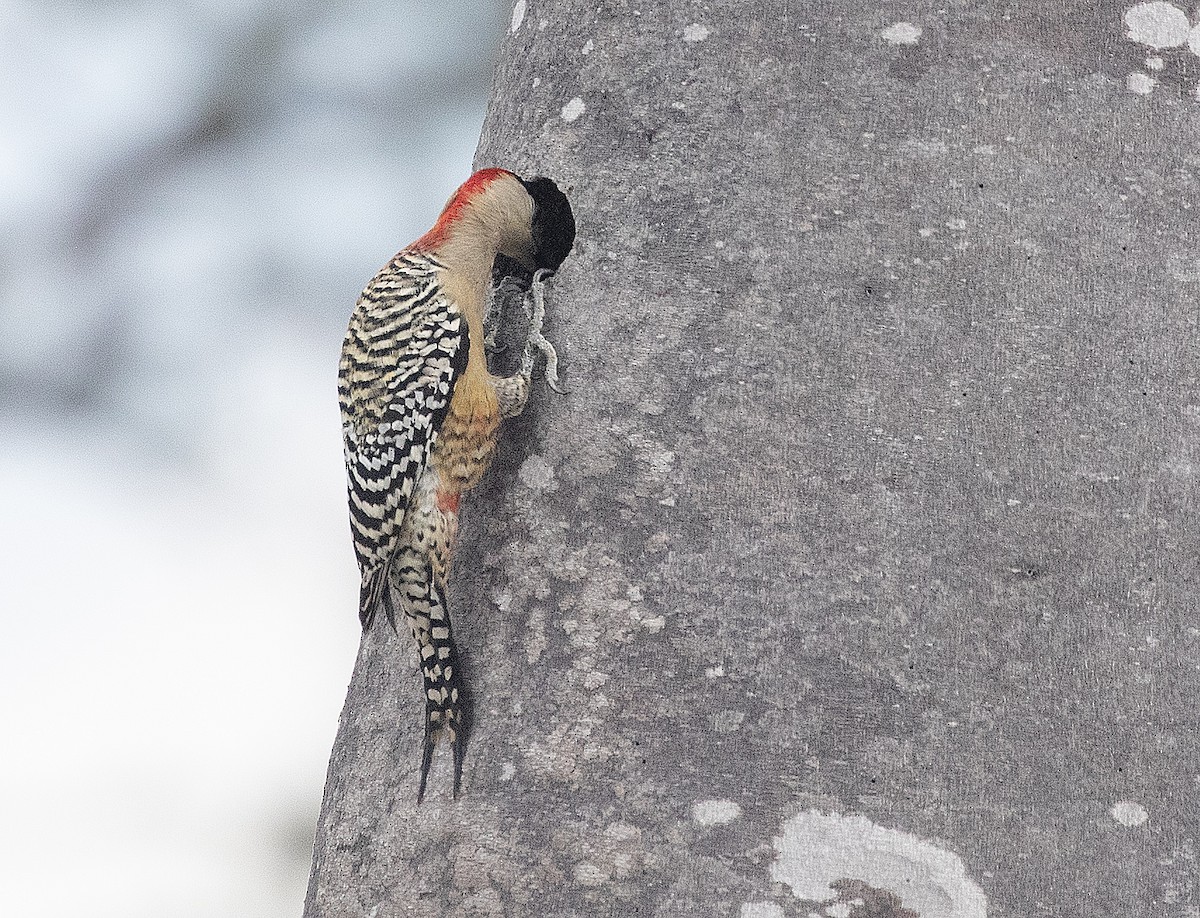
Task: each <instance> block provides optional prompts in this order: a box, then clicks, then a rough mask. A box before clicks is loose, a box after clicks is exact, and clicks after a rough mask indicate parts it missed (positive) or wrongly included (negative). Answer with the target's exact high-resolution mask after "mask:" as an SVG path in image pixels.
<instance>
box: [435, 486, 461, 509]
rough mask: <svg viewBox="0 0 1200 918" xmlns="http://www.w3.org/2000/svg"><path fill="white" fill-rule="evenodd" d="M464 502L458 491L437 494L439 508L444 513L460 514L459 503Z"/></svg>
mask: <svg viewBox="0 0 1200 918" xmlns="http://www.w3.org/2000/svg"><path fill="white" fill-rule="evenodd" d="M461 500H462V495H461V494H459V493H458V492H457V491H453V492H451V491H438V492H437V508H438V509H439V510H441V511H442V513H458V503H459V501H461Z"/></svg>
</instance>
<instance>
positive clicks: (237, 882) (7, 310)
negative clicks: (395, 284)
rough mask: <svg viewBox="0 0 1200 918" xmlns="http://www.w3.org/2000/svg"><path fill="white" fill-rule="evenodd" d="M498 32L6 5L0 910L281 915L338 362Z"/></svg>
mask: <svg viewBox="0 0 1200 918" xmlns="http://www.w3.org/2000/svg"><path fill="white" fill-rule="evenodd" d="M508 15H509V8H508V4H507V3H504V2H486V0H473V2H456V3H452V4H450V3H438V2H427V3H421V2H397V0H343V2H329V0H309V2H296V3H285V2H282V0H276V2H251V0H242V2H239V0H190V2H179V0H173V2H168V0H156V2H132V0H128V2H94V3H75V2H63V0H59V2H35V0H6V2H4V3H3V4H0V125H2V127H3V129H2V130H0V241H2V245H0V623H2V625H0V627H2V630H0V738H2V740H0V741H2V742H3V747H2V752H3V754H0V814H2V817H0V821H2V823H3V831H2V832H0V913H2V914H5V915H13V916H17V915H19V916H22V918H43V916H44V918H52V916H53V918H57V916H64V918H65V916H71V918H80V916H86V918H151V916H153V918H218V916H219V918H240V916H252V918H259V916H262V918H272V916H289V918H295V916H297V915H299V913H300V909H301V905H302V902H303V898H304V890H305V884H306V880H307V874H308V867H309V858H310V854H311V844H312V833H313V829H314V825H315V822H316V816H317V809H318V806H319V803H320V797H321V789H322V786H323V783H324V777H325V767H326V763H327V759H328V755H329V751H330V746H331V744H332V741H333V736H334V731H335V729H336V727H337V717H338V713H339V711H340V709H341V705H342V700H343V695H344V692H345V687H346V684H347V682H348V680H349V677H350V671H351V667H352V665H353V661H354V654H355V650H356V648H357V644H358V623H357V617H356V612H355V603H356V601H357V571H356V569H355V566H354V560H353V554H352V552H351V548H350V540H349V530H348V524H347V522H346V509H345V498H344V481H343V470H342V458H341V445H340V434H339V430H338V420H337V407H336V402H335V373H336V363H337V353H338V348H339V346H340V343H341V337H342V333H343V331H344V329H345V323H346V318H347V316H348V315H349V311H350V308H351V306H352V305H353V302H354V299H355V297H356V296H357V294H358V291H359V290H360V289H361V288H362V286H363V284H364V283H365V282H366V281H367V280H368V279H369V278H370V277H371V275H372V274H374V272H375V271H376V270H377V269H378V268H379V267H380V265H382V264H383V263H384V262H385V261H386V260H387V259H388V258H389V257H390V256H391V255H392V253H393V252H395V251H396V250H397V249H398V248H400V247H401V246H402V245H404V244H405V243H407V242H409V241H411V240H412V239H413V238H415V237H416V236H418V235H420V233H421V232H422V231H423V230H424V229H425V228H426V227H427V225H428V224H429V223H430V222H431V220H432V219H433V217H434V216H436V213H437V211H438V209H439V208H440V206H441V205H442V204H443V203H444V201H445V199H446V197H447V196H448V195H449V193H450V192H451V191H452V190H453V188H454V187H455V186H456V185H457V184H458V183H459V182H460V181H461V180H462V179H463V178H465V177H466V175H467V174H468V173H469V171H470V164H471V156H472V153H473V152H474V148H475V143H476V141H477V139H478V135H479V129H480V126H481V124H482V120H483V114H484V108H485V104H486V99H487V92H488V86H489V83H490V78H491V69H492V61H493V54H494V49H495V46H496V44H497V43H498V41H499V39H500V37H501V35H502V34H503V31H504V28H505V25H506V22H507V18H508ZM407 764H408V763H404V765H405V766H407Z"/></svg>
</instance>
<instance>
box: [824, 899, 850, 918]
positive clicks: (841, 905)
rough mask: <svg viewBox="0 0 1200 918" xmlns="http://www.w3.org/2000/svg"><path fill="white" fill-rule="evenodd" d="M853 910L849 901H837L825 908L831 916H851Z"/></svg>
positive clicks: (844, 917) (834, 917)
mask: <svg viewBox="0 0 1200 918" xmlns="http://www.w3.org/2000/svg"><path fill="white" fill-rule="evenodd" d="M852 911H853V909H852V908H851V907H850V903H849V902H835V903H833V905H830V906H828V907H827V908H826V909H825V914H826V915H828V916H829V918H850V913H851V912H852Z"/></svg>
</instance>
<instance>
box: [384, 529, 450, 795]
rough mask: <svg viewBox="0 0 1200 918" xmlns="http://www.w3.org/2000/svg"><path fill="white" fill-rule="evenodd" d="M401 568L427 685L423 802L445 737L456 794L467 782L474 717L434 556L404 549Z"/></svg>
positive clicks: (405, 602) (402, 591) (420, 792)
mask: <svg viewBox="0 0 1200 918" xmlns="http://www.w3.org/2000/svg"><path fill="white" fill-rule="evenodd" d="M396 574H397V580H398V586H399V588H400V599H401V602H400V605H401V609H402V611H403V613H404V616H405V619H406V620H407V621H408V625H409V628H411V630H412V634H413V638H414V639H415V640H416V642H417V654H418V656H419V658H420V661H421V678H422V679H423V680H424V689H425V735H424V741H423V749H422V755H421V780H420V786H419V788H418V790H417V802H418V803H420V802H421V800H422V799H424V797H425V783H426V780H427V779H428V777H429V769H430V766H431V765H432V764H433V748H434V746H435V745H436V744H437V742H438V740H440V739H442V738H445V739H446V740H448V741H449V743H450V749H451V751H452V752H453V754H454V796H455V797H457V796H458V792H459V788H460V786H461V784H462V767H463V759H464V757H465V754H466V742H467V728H468V721H467V716H466V709H467V705H466V696H465V691H464V684H463V679H462V673H461V670H460V667H459V662H458V649H457V648H456V647H455V645H454V634H453V630H452V628H451V624H450V610H449V607H448V606H447V604H446V599H445V595H444V593H443V590H442V587H441V585H440V584H438V582H437V580H436V578H435V577H434V576H433V570H432V568H431V566H430V564H429V561H428V559H427V558H425V557H422V556H421V554H420V553H418V552H416V551H411V552H405V553H403V555H402V556H401V557H400V558H399V559H398V563H397V565H396Z"/></svg>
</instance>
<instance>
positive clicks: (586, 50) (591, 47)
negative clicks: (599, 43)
mask: <svg viewBox="0 0 1200 918" xmlns="http://www.w3.org/2000/svg"><path fill="white" fill-rule="evenodd" d="M595 50H596V43H595V42H594V41H592V40H591V39H590V38H589V39H588V40H587V44H586V45H584V46H583V47H582V48H580V49H579V53H580V54H582V55H583V56H584V57H587V56H588V55H589V54H591V53H592V52H593V51H595Z"/></svg>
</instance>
